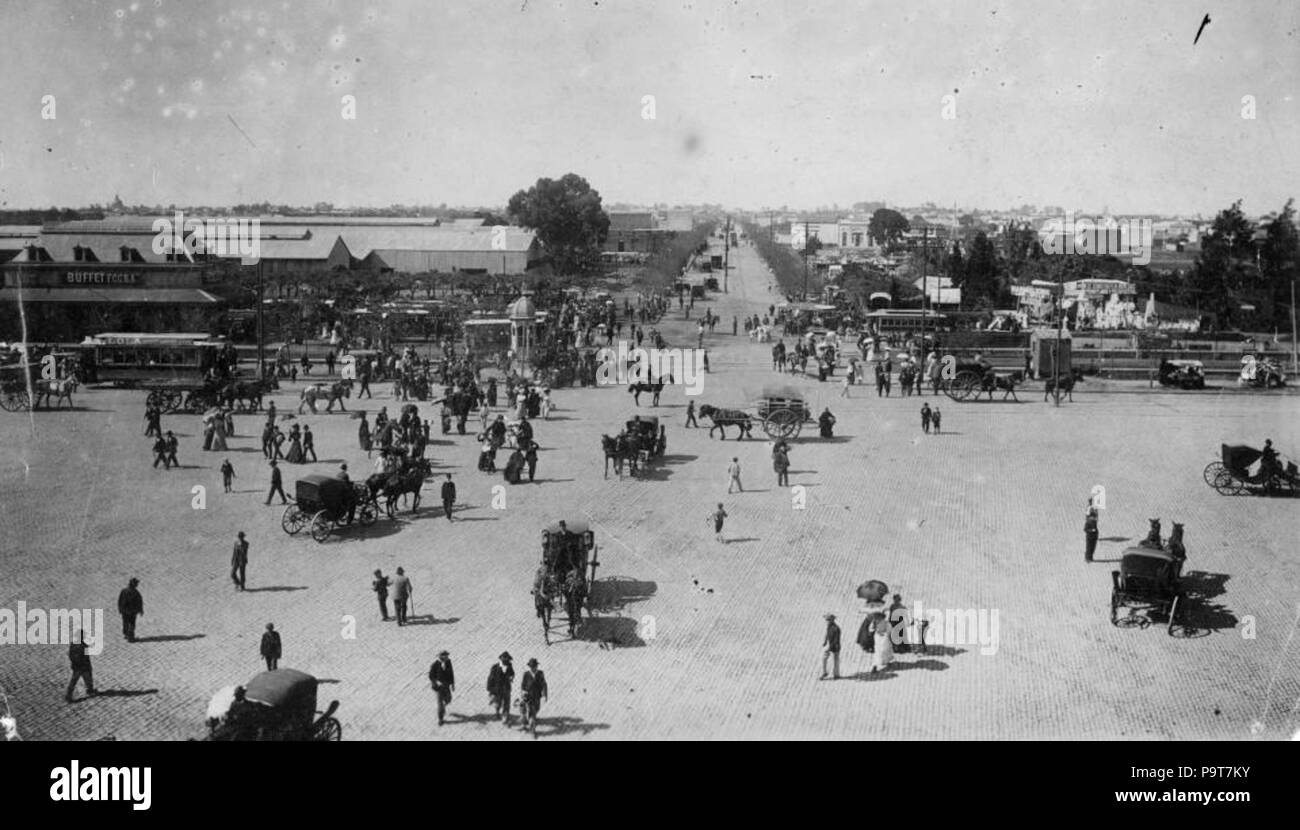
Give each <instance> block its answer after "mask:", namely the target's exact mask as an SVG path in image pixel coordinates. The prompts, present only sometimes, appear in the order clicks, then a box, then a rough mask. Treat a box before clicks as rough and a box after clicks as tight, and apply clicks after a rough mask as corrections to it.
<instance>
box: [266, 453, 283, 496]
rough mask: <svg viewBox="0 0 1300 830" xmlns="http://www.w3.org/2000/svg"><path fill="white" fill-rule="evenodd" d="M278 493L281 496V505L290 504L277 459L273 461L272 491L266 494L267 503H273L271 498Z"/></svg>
mask: <svg viewBox="0 0 1300 830" xmlns="http://www.w3.org/2000/svg"><path fill="white" fill-rule="evenodd" d="M276 493H279V494H280V504H288V503H289V500H288V499H287V498H285V496H284V480H283V479H282V478H281V477H280V468H279V467H278V466H276V463H275V459H274V458H272V459H271V489H270V490H269V491H268V492H267V494H266V503H267V504H270V503H271V496H274V495H275V494H276Z"/></svg>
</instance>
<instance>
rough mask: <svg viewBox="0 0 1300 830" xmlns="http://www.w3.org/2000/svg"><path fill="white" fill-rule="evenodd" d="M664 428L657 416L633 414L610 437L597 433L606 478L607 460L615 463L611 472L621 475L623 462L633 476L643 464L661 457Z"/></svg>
mask: <svg viewBox="0 0 1300 830" xmlns="http://www.w3.org/2000/svg"><path fill="white" fill-rule="evenodd" d="M665 433H666V429H665V428H664V427H662V426H660V425H659V419H658V418H657V417H655V416H653V415H646V416H642V415H635V416H633V417H632V419H631V420H629V421H627V422H626V423H625V424H624V426H623V431H622V432H620V433H619V434H618V435H616V436H614V437H613V438H611V437H610V436H608V435H602V436H600V443H601V449H602V451H603V452H604V454H605V477H606V478H608V477H609V462H610V461H613V462H614V471H615V472H616V473H618V475H619V477H620V478H621V477H622V476H623V462H625V461H626V462H627V463H628V464H629V465H630V467H631V470H630V471H631V473H632V475H636V474H637V472H638V471H639V470H640V469H641V467H642V466H643V465H648V464H650V463H651V462H652V461H654V460H656V459H659V458H662V457H663V454H664V451H665V450H666V449H667V447H668V438H667V435H666V434H665Z"/></svg>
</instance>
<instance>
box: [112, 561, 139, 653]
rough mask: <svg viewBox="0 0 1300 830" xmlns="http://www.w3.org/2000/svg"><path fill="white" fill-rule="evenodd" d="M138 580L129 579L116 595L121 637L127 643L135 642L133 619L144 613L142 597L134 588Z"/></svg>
mask: <svg viewBox="0 0 1300 830" xmlns="http://www.w3.org/2000/svg"><path fill="white" fill-rule="evenodd" d="M139 584H140V580H138V579H136V578H135V577H131V581H130V582H128V583H127V585H126V587H125V588H123V589H122V593H120V594H118V595H117V613H119V614H121V615H122V636H123V637H125V638H126V641H127V642H128V643H134V642H135V618H136V617H138V616H140V615H141V614H143V613H144V597H142V596H141V595H140V591H139V589H138V588H136V586H137V585H139Z"/></svg>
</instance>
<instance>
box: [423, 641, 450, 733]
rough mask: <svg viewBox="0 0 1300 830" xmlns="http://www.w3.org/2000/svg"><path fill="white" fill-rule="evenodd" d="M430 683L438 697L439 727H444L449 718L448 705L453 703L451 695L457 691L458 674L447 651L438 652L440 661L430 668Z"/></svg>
mask: <svg viewBox="0 0 1300 830" xmlns="http://www.w3.org/2000/svg"><path fill="white" fill-rule="evenodd" d="M429 683H430V684H432V686H433V693H434V694H435V695H437V696H438V725H439V726H442V723H443V720H444V719H445V718H446V717H447V704H448V703H451V693H452V692H454V691H455V690H456V672H455V671H454V670H453V669H452V667H451V655H450V654H448V653H447V652H446V651H440V652H438V659H437V660H434V661H433V665H432V666H429Z"/></svg>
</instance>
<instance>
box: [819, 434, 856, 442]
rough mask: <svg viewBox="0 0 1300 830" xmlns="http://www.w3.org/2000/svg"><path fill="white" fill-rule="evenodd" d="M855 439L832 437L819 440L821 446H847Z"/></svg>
mask: <svg viewBox="0 0 1300 830" xmlns="http://www.w3.org/2000/svg"><path fill="white" fill-rule="evenodd" d="M852 438H853V436H852V435H832V436H831V437H830V438H817V439H816V440H817V443H819V444H846V443H848V442H849V441H850V440H851V439H852Z"/></svg>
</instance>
